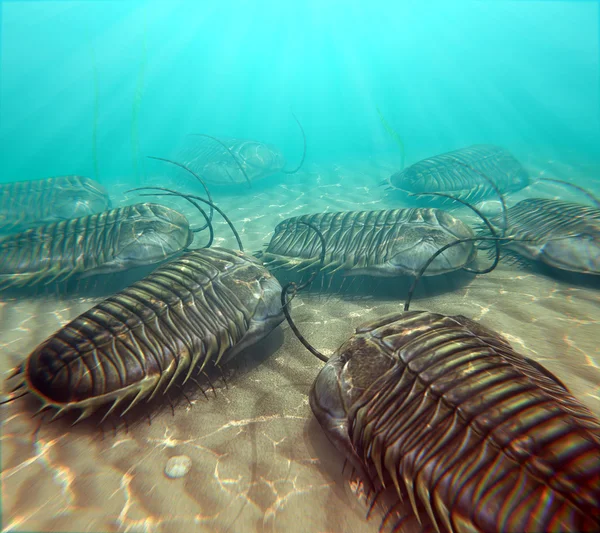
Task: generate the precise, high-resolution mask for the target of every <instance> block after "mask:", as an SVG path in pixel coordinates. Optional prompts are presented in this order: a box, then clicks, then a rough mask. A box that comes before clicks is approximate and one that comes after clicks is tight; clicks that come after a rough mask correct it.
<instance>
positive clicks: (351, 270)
mask: <svg viewBox="0 0 600 533" xmlns="http://www.w3.org/2000/svg"><path fill="white" fill-rule="evenodd" d="M299 222H304V223H310V224H312V225H313V226H315V227H317V228H318V229H319V230H320V231H321V233H322V234H323V237H324V239H325V243H326V255H325V263H324V265H325V266H324V268H325V269H333V270H334V271H335V270H341V271H343V273H344V274H351V275H361V274H362V275H369V276H380V277H389V276H398V275H414V274H416V273H417V272H418V271H419V269H420V268H421V267H422V266H423V265H424V264H425V262H426V261H427V260H428V259H429V257H430V256H431V254H432V253H434V252H435V251H437V250H439V249H440V248H441V247H442V246H444V245H445V244H448V243H450V242H455V241H456V240H457V239H465V238H473V237H474V233H473V231H472V230H471V228H469V227H468V226H467V225H466V224H464V223H463V222H461V221H460V220H459V219H457V218H455V217H453V216H452V215H451V214H449V213H447V212H446V211H443V210H441V209H428V208H412V209H393V210H381V211H346V212H338V213H318V214H314V215H302V216H299V217H293V218H288V219H286V220H283V221H282V222H280V223H279V224H278V225H277V227H276V228H275V233H274V235H273V237H272V238H271V242H270V243H269V245H268V247H267V248H266V250H265V251H264V253H263V255H262V257H263V259H264V261H265V263H266V264H272V265H273V266H275V267H277V266H287V267H293V266H310V265H313V264H317V263H318V262H319V257H320V254H321V241H320V239H319V236H318V235H317V233H316V232H315V231H314V230H313V229H312V228H310V227H309V226H307V225H306V224H300V223H299ZM475 255H476V251H475V247H474V245H473V243H471V242H467V243H461V244H459V245H457V246H453V247H451V248H449V249H448V250H446V251H445V252H443V253H442V254H440V256H439V257H437V258H436V259H435V260H434V261H433V263H432V264H431V266H430V267H429V268H428V270H427V271H426V274H425V275H428V276H433V275H437V274H442V273H445V272H450V271H453V270H457V269H459V268H462V267H463V266H466V265H467V264H469V263H470V262H471V261H473V259H474V258H475Z"/></svg>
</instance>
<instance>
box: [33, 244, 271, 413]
mask: <svg viewBox="0 0 600 533" xmlns="http://www.w3.org/2000/svg"><path fill="white" fill-rule="evenodd" d="M265 274H267V275H268V273H266V271H265V269H264V268H263V267H262V266H261V265H260V264H258V263H256V262H255V261H254V260H251V259H249V258H247V257H246V256H243V255H241V254H239V253H236V252H233V251H229V250H225V249H219V248H212V249H207V250H200V251H196V252H191V253H188V254H186V255H185V256H183V257H182V258H180V259H179V260H176V261H172V262H170V263H168V264H167V265H165V266H163V267H161V268H159V269H157V270H156V271H154V272H153V273H152V274H150V275H149V276H148V277H146V278H145V279H143V280H141V281H138V282H136V283H134V284H133V285H131V286H130V287H128V288H127V289H124V290H123V291H121V292H119V293H117V294H116V295H114V296H112V297H110V298H108V299H106V300H104V301H103V302H101V303H100V304H98V305H96V306H95V307H93V308H92V309H90V310H89V311H87V312H86V313H83V314H82V315H80V316H79V317H77V318H76V319H75V320H73V321H72V322H70V323H69V324H67V325H66V326H65V327H63V328H62V329H60V330H59V331H58V332H57V333H56V334H55V335H53V336H52V337H50V338H49V339H47V340H46V341H45V342H44V343H42V344H41V345H40V346H39V347H38V348H37V349H36V350H35V351H34V352H33V353H32V354H31V355H30V357H29V360H28V363H27V371H26V372H27V381H28V382H29V384H30V387H31V389H32V390H33V391H34V392H36V393H38V394H39V395H41V396H43V397H45V398H46V399H47V401H48V402H49V403H53V404H56V405H58V404H69V405H68V407H69V408H71V407H77V402H81V401H84V400H89V399H93V398H94V397H99V396H101V395H107V394H111V393H115V392H116V393H118V392H119V390H120V389H125V388H127V387H128V388H129V389H128V393H127V394H129V395H131V394H133V393H135V392H139V391H143V393H144V395H147V394H150V393H151V392H153V390H154V389H156V388H158V387H160V386H161V385H162V384H165V383H167V382H168V381H170V379H171V378H172V377H174V376H178V375H180V374H182V373H186V372H187V371H188V370H189V369H190V366H194V365H197V364H199V365H203V364H205V363H206V362H207V361H209V360H210V359H211V358H214V357H218V356H219V355H221V354H223V353H224V352H226V351H227V350H228V349H230V348H231V347H233V346H234V345H235V344H236V343H237V342H238V341H239V340H240V339H241V338H242V337H243V336H244V334H245V333H246V332H247V329H248V326H249V322H250V319H251V317H252V316H253V315H254V312H255V308H256V306H257V305H258V302H259V298H258V297H257V294H258V293H260V292H261V285H260V280H261V278H262V277H263V276H264V275H265ZM142 382H144V383H151V385H152V386H151V387H150V388H149V389H148V390H146V389H145V388H144V387H145V385H144V384H143V383H142ZM138 384H139V389H137V388H136V387H137V385H138ZM131 386H133V387H134V388H133V392H132V389H131Z"/></svg>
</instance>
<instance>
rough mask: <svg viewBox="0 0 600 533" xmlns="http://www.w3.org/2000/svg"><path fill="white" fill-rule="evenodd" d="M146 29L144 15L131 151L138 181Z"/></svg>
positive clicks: (138, 180)
mask: <svg viewBox="0 0 600 533" xmlns="http://www.w3.org/2000/svg"><path fill="white" fill-rule="evenodd" d="M146 29H147V19H146V17H144V35H143V37H142V58H141V61H140V67H139V70H138V79H137V85H136V88H135V95H134V97H133V109H132V116H131V153H132V158H133V172H134V175H135V179H136V181H137V182H138V183H141V178H140V139H139V133H138V132H139V128H138V115H139V110H140V105H141V103H142V96H143V95H144V78H145V73H146Z"/></svg>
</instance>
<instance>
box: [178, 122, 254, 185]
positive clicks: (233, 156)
mask: <svg viewBox="0 0 600 533" xmlns="http://www.w3.org/2000/svg"><path fill="white" fill-rule="evenodd" d="M190 136H191V137H206V138H207V139H212V140H213V141H215V142H218V143H219V144H220V145H221V146H222V147H223V148H225V150H227V151H228V152H229V155H230V156H231V159H233V160H234V161H235V164H236V165H237V166H238V168H239V169H240V171H241V172H242V174H243V175H244V177H245V178H246V181H247V182H248V187H250V188H252V182H251V181H250V178H249V177H248V174H246V171H245V170H244V167H243V166H242V164H241V163H240V162H239V161H238V160H237V158H236V157H235V155H234V153H233V152H232V151H231V150H230V149H229V146H227V145H226V144H225V143H224V142H223V141H222V140H221V139H217V138H216V137H213V136H212V135H206V133H190ZM228 174H229V173H228Z"/></svg>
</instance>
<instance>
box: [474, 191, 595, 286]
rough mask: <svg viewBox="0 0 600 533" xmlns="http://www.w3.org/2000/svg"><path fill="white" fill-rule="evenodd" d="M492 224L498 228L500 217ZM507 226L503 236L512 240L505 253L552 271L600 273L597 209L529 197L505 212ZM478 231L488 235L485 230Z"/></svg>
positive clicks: (506, 243)
mask: <svg viewBox="0 0 600 533" xmlns="http://www.w3.org/2000/svg"><path fill="white" fill-rule="evenodd" d="M491 222H492V224H494V225H495V226H497V227H498V228H502V227H503V225H504V220H503V217H502V216H497V217H494V218H493V219H491ZM507 224H508V227H507V231H506V236H507V237H513V238H514V239H515V240H511V241H508V242H505V243H503V244H502V246H503V248H504V249H505V250H509V251H511V252H514V253H516V254H519V255H520V256H522V257H525V258H526V259H530V260H536V261H542V262H544V263H546V264H548V265H550V266H553V267H555V268H560V269H563V270H569V271H572V272H580V273H586V274H600V209H597V208H594V207H589V206H585V205H581V204H577V203H573V202H565V201H562V200H552V199H545V198H531V199H528V200H522V201H521V202H519V203H518V204H516V205H515V206H513V207H511V208H510V209H508V211H507ZM480 229H481V231H480V233H481V234H484V235H486V236H487V235H489V232H488V230H487V228H483V227H482V228H480ZM482 247H484V248H489V247H490V245H489V244H485V243H484V244H483V245H482Z"/></svg>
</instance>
